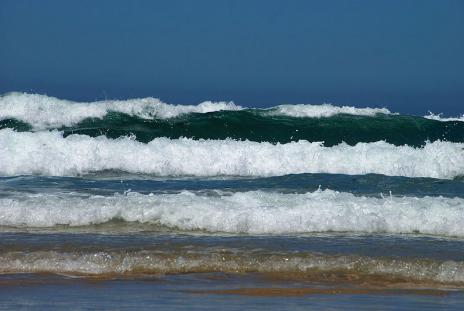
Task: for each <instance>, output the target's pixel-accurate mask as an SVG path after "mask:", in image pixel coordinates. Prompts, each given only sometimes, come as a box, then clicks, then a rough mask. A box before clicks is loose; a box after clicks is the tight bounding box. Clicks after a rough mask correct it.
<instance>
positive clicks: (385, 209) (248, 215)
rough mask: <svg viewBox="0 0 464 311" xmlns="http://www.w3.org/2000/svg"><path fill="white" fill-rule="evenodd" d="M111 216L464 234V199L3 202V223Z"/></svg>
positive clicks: (59, 198)
mask: <svg viewBox="0 0 464 311" xmlns="http://www.w3.org/2000/svg"><path fill="white" fill-rule="evenodd" d="M114 219H119V220H123V221H127V222H140V223H149V224H153V225H161V226H165V227H168V228H172V229H178V230H185V231H192V230H205V231H208V232H229V233H250V234H282V233H307V232H368V233H423V234H433V235H442V236H460V237H463V236H464V228H463V226H462V223H463V222H464V199H462V198H444V197H422V198H417V197H395V196H389V197H381V198H376V197H366V196H355V195H353V194H351V193H346V192H337V191H332V190H317V191H315V192H308V193H304V194H282V193H275V192H263V191H249V192H234V193H229V192H222V191H213V192H208V193H202V192H191V191H183V192H180V193H175V194H172V193H171V194H156V195H153V194H150V195H143V194H139V193H134V192H130V193H128V194H115V195H113V196H99V195H93V196H83V195H75V194H74V195H73V194H30V195H25V194H24V193H22V194H21V195H20V196H18V197H7V198H1V199H0V225H2V226H12V227H53V226H58V225H60V226H61V225H68V226H87V225H95V224H101V223H106V222H109V221H112V220H114Z"/></svg>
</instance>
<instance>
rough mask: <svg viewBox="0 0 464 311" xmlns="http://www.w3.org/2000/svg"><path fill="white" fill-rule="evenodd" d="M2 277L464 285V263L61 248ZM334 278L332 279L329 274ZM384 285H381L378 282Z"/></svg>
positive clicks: (13, 260)
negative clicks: (283, 278)
mask: <svg viewBox="0 0 464 311" xmlns="http://www.w3.org/2000/svg"><path fill="white" fill-rule="evenodd" d="M0 261H1V262H2V265H1V266H0V273H44V272H45V273H56V274H68V275H84V276H85V275H87V276H92V275H105V274H107V275H113V276H114V275H116V276H117V275H137V274H142V275H146V274H180V273H207V272H224V273H273V274H284V275H285V274H287V275H288V274H290V275H291V274H297V275H298V277H299V278H303V277H306V278H311V277H313V278H315V279H318V278H319V279H320V278H321V277H322V278H323V279H324V280H326V281H327V280H330V274H331V273H335V274H336V275H337V278H340V279H342V278H346V279H348V280H351V281H353V280H356V279H361V280H363V281H368V282H369V280H374V281H375V280H376V279H378V277H383V278H384V279H390V280H391V281H393V282H395V281H396V282H413V283H414V282H418V283H420V282H433V283H442V284H450V285H457V286H459V285H462V283H464V264H463V263H462V262H456V261H431V260H420V259H416V260H412V259H411V260H404V259H403V260H402V259H388V258H373V257H363V256H331V255H324V254H313V253H265V252H253V251H247V250H240V249H231V250H229V249H215V248H207V249H203V250H196V249H191V250H172V251H158V250H124V251H95V252H92V251H81V252H79V251H71V252H63V251H59V250H45V251H21V252H4V253H2V254H0ZM327 274H328V275H327ZM377 282H378V281H377Z"/></svg>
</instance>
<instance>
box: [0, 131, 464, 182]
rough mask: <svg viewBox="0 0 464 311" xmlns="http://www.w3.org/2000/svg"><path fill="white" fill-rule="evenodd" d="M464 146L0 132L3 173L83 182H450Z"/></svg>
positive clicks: (461, 164)
mask: <svg viewBox="0 0 464 311" xmlns="http://www.w3.org/2000/svg"><path fill="white" fill-rule="evenodd" d="M463 148H464V144H463V143H450V142H443V141H436V142H433V143H427V144H426V145H425V146H424V147H421V148H414V147H410V146H394V145H391V144H388V143H386V142H383V141H379V142H375V143H358V144H356V145H355V146H349V145H347V144H344V143H342V144H339V145H336V146H333V147H324V146H323V145H322V144H321V143H311V142H307V141H298V142H291V143H287V144H276V145H274V144H271V143H267V142H263V143H258V142H250V141H235V140H230V139H228V140H192V139H187V138H182V139H175V140H171V139H167V138H157V139H154V140H152V141H151V142H149V143H147V144H144V143H141V142H137V141H135V140H134V139H133V138H131V137H122V138H118V139H109V138H107V137H104V136H99V137H96V138H92V137H89V136H85V135H70V136H67V137H65V138H64V137H63V133H61V132H57V131H54V132H37V133H30V132H15V131H13V130H11V129H3V130H0V174H1V175H4V176H5V175H6V176H12V175H22V174H26V175H27V174H38V175H53V176H72V175H82V174H86V173H91V172H99V171H103V170H120V171H125V172H129V173H145V174H153V175H157V176H185V175H189V176H224V175H225V176H278V175H286V174H299V173H339V174H350V175H353V174H358V175H359V174H368V173H377V174H383V175H389V176H405V177H432V178H442V179H451V178H454V177H457V176H462V175H464V151H463Z"/></svg>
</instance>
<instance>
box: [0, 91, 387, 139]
mask: <svg viewBox="0 0 464 311" xmlns="http://www.w3.org/2000/svg"><path fill="white" fill-rule="evenodd" d="M243 109H245V108H243V107H241V106H238V105H235V104H234V103H232V102H212V101H205V102H202V103H200V104H198V105H170V104H166V103H163V102H162V101H160V100H159V99H156V98H151V97H148V98H136V99H128V100H103V101H95V102H74V101H70V100H63V99H58V98H55V97H49V96H46V95H39V94H27V93H8V94H5V95H3V96H1V97H0V120H5V119H15V120H18V121H22V122H25V123H27V124H29V125H30V126H32V128H33V129H35V130H43V129H51V128H60V127H63V126H68V127H69V126H73V125H76V124H77V123H79V122H81V121H83V120H85V119H88V118H97V119H102V118H103V117H105V116H106V115H107V114H108V113H109V112H120V113H124V114H127V115H129V116H135V117H139V118H142V119H168V118H174V117H178V116H181V115H184V114H189V113H208V112H215V111H236V110H243ZM249 110H253V111H254V112H256V113H257V114H263V115H268V116H290V117H297V118H302V117H306V118H322V117H331V116H334V115H338V114H349V115H359V116H375V115H377V114H391V112H390V111H389V110H388V109H386V108H369V107H367V108H356V107H350V106H341V107H338V106H334V105H331V104H322V105H280V106H276V107H273V108H268V109H251V108H250V109H249Z"/></svg>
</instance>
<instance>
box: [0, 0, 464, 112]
mask: <svg viewBox="0 0 464 311" xmlns="http://www.w3.org/2000/svg"><path fill="white" fill-rule="evenodd" d="M9 91H26V92H36V93H46V94H48V95H53V96H58V97H61V98H68V99H75V100H94V99H102V98H104V97H108V98H129V97H145V96H153V97H159V98H161V99H162V100H164V101H166V102H169V103H189V104H193V103H198V102H199V101H202V100H233V101H235V102H236V103H238V104H241V105H245V106H257V107H258V106H270V105H277V104H284V103H290V104H298V103H322V102H332V103H334V104H338V105H345V104H347V105H355V106H387V107H389V108H390V109H393V110H395V111H400V112H407V113H423V112H426V111H427V110H433V111H434V112H439V111H441V112H445V113H448V114H458V113H464V1H447V0H442V1H439V0H436V1H430V0H417V1H408V0H396V1H395V0H385V1H375V0H372V1H371V0H366V1H348V0H340V1H336V0H332V1H330V0H321V1H309V0H302V1H298V0H288V1H284V0H282V1H272V0H263V1H258V0H242V1H239V0H236V1H222V0H211V1H210V0H195V1H194V0H189V1H181V0H169V1H168V0H165V1H149V0H147V1H141V0H140V1H137V0H134V1H129V0H127V1H121V0H99V1H93V0H75V1H66V0H40V1H34V0H30V1H26V0H0V93H4V92H9Z"/></svg>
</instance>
